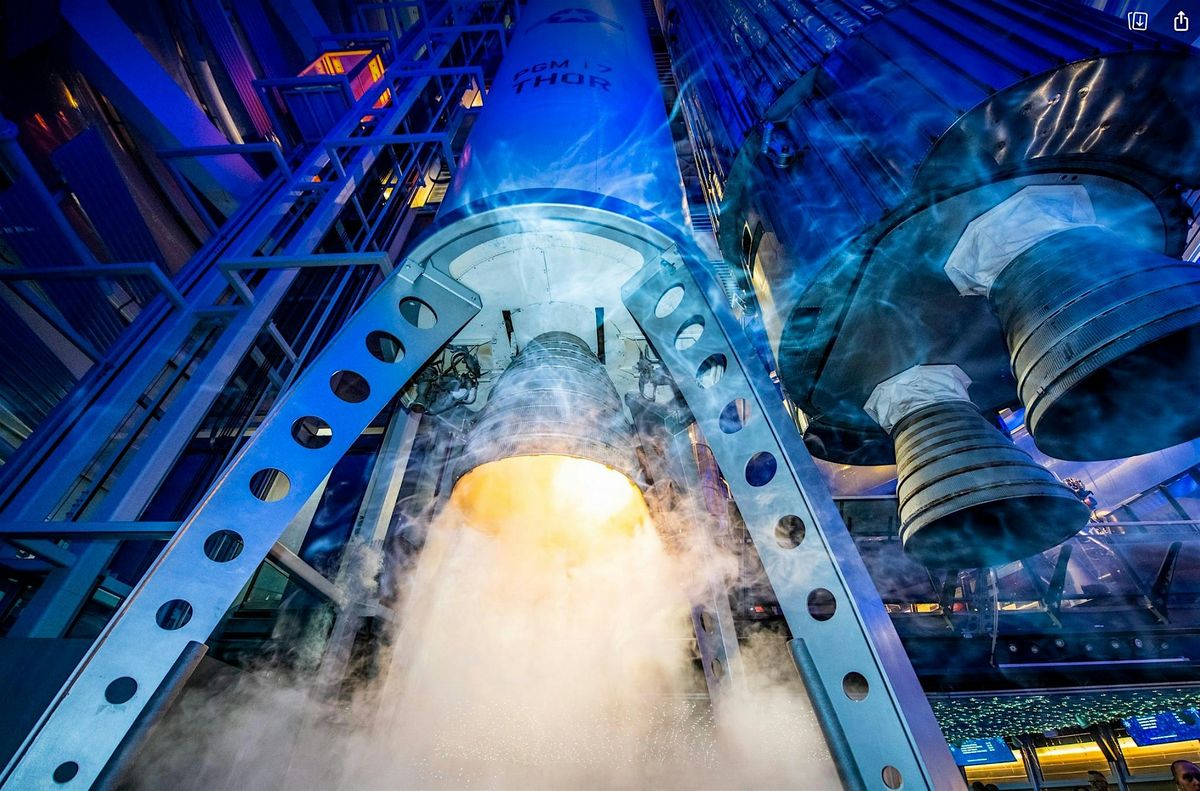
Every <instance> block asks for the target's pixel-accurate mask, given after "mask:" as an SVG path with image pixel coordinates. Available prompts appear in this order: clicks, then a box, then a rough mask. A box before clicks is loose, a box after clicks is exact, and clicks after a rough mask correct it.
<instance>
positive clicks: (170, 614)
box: [154, 599, 192, 631]
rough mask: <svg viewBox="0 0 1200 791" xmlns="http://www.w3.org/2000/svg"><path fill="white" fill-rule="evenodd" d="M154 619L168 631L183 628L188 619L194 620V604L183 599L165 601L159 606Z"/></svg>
mask: <svg viewBox="0 0 1200 791" xmlns="http://www.w3.org/2000/svg"><path fill="white" fill-rule="evenodd" d="M154 620H155V622H157V623H158V625H159V626H161V627H162V628H163V629H166V630H167V631H172V630H174V629H182V628H183V627H184V626H186V625H187V622H188V621H190V620H192V605H190V604H188V603H187V602H185V601H184V600H183V599H171V600H170V601H168V602H163V605H162V606H161V607H159V608H158V612H156V613H155V614H154Z"/></svg>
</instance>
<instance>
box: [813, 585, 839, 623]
mask: <svg viewBox="0 0 1200 791" xmlns="http://www.w3.org/2000/svg"><path fill="white" fill-rule="evenodd" d="M835 612H837V599H835V598H833V594H832V593H830V592H829V591H828V590H826V589H825V588H815V589H813V590H812V592H810V593H809V594H808V614H809V615H811V616H812V617H813V619H814V620H817V621H828V620H829V619H830V618H832V617H833V614H834V613H835Z"/></svg>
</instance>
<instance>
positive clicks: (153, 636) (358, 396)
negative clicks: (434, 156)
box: [2, 262, 481, 791]
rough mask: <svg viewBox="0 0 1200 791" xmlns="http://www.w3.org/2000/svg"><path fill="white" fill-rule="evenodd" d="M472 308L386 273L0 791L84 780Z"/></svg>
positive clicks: (445, 286) (435, 285)
mask: <svg viewBox="0 0 1200 791" xmlns="http://www.w3.org/2000/svg"><path fill="white" fill-rule="evenodd" d="M480 306H481V305H480V300H479V297H478V296H477V295H476V294H475V293H474V292H473V291H471V290H470V289H468V288H466V287H465V286H462V285H460V284H459V283H458V282H457V281H455V280H454V279H452V278H451V277H449V276H448V275H446V274H444V273H442V272H438V271H433V270H428V271H426V270H425V269H424V268H423V267H420V266H418V265H416V264H415V263H412V262H409V263H407V264H406V265H404V266H403V267H402V268H400V269H398V270H397V271H395V272H393V273H392V274H391V276H390V277H389V278H388V279H387V280H385V281H384V283H383V285H382V286H380V287H379V289H378V290H377V291H376V292H375V293H374V295H372V296H371V297H370V299H369V300H368V301H367V302H366V303H365V304H364V305H363V307H362V308H361V309H360V310H359V311H358V312H357V313H356V314H355V315H354V316H352V317H351V318H350V319H349V321H347V323H346V325H345V326H344V327H343V328H342V329H341V330H340V331H339V333H338V334H337V336H335V337H334V338H333V340H331V341H330V342H329V345H328V346H327V347H326V348H325V350H324V351H322V352H321V354H320V355H319V356H318V357H317V359H316V360H314V361H313V363H312V365H311V366H310V367H309V368H308V370H306V371H305V372H304V373H303V374H302V375H301V376H300V377H299V379H298V380H297V381H296V383H295V385H294V386H293V387H292V388H291V389H290V390H288V391H287V392H285V393H284V394H282V395H281V396H280V399H279V402H278V403H277V404H276V405H275V407H274V408H273V409H272V411H271V414H270V415H268V416H267V418H266V419H265V420H264V421H263V423H262V425H261V426H260V427H259V429H258V431H257V432H256V433H255V435H254V437H253V438H251V439H250V441H249V442H248V443H247V444H246V446H245V448H243V450H242V451H241V452H240V453H239V454H238V456H237V457H236V459H235V460H234V461H233V463H232V464H231V465H230V466H229V468H228V469H227V470H226V471H225V472H224V473H223V474H222V475H221V477H220V478H218V480H217V481H216V483H214V484H213V487H212V488H211V489H210V491H209V492H208V494H207V495H206V496H205V497H204V499H203V500H202V501H201V503H200V504H199V505H198V506H197V507H196V509H195V511H193V512H192V514H191V515H190V516H189V517H188V519H187V520H186V521H185V522H184V523H183V525H182V527H181V528H180V529H179V531H178V532H177V533H176V534H175V536H174V538H173V539H172V540H171V542H170V543H169V544H168V545H167V546H166V547H165V548H164V549H163V551H162V553H161V554H160V555H159V557H158V559H157V560H156V561H155V563H154V565H153V566H151V568H150V570H149V571H147V572H146V574H145V576H143V577H142V579H141V581H140V582H139V583H138V585H137V587H135V588H134V590H133V592H132V593H131V594H130V595H129V597H128V598H127V599H126V600H125V603H124V605H123V606H122V607H121V608H120V609H119V610H118V611H117V613H116V615H115V616H114V617H113V619H112V620H111V621H110V622H109V624H108V626H107V627H106V628H105V630H104V631H103V632H102V633H101V635H100V637H99V638H97V640H96V642H95V643H94V644H93V645H92V647H91V648H90V649H89V651H88V653H87V655H86V656H85V657H84V659H83V660H82V661H81V662H80V664H79V666H78V667H77V668H76V669H75V671H74V673H73V674H72V676H71V677H70V679H68V681H67V683H66V684H65V685H64V687H63V688H62V689H61V690H60V691H59V693H58V695H57V697H56V699H55V701H54V703H53V704H52V705H51V706H50V707H49V708H48V709H47V710H46V713H44V714H43V715H42V719H41V720H40V721H39V722H38V724H37V726H36V727H35V728H34V730H33V731H32V733H31V734H30V735H29V736H28V737H27V738H26V740H25V743H24V744H23V745H22V747H21V749H20V751H18V753H17V754H16V756H15V757H14V758H13V760H12V761H11V762H10V763H9V765H8V766H7V767H6V768H5V771H4V774H3V777H2V786H3V788H5V789H12V790H13V791H17V790H18V789H20V790H21V791H24V789H32V788H63V789H87V788H90V787H91V786H92V784H93V782H94V781H95V780H96V778H97V777H99V776H101V773H102V772H103V771H104V769H105V766H106V765H107V764H108V763H109V760H110V758H111V757H112V755H113V753H114V751H116V750H117V748H118V747H119V746H121V744H122V741H123V739H124V738H125V736H126V734H127V733H128V732H129V731H130V730H131V728H133V727H134V726H135V724H136V723H137V722H138V721H139V720H141V719H143V718H144V710H146V709H147V707H148V704H150V703H151V702H152V700H153V699H155V698H156V696H157V697H159V698H161V697H162V695H161V694H160V692H159V690H160V687H163V686H164V684H165V683H167V679H168V677H169V676H170V675H171V674H172V669H173V668H174V667H175V666H176V665H177V664H178V662H179V660H180V657H181V656H182V655H183V654H184V653H185V652H187V651H188V650H189V648H188V646H189V645H194V644H195V643H203V642H205V641H206V640H208V638H209V636H210V635H211V634H212V632H213V630H214V629H215V628H216V626H217V625H218V624H219V623H220V621H221V619H222V618H223V617H224V616H225V614H226V612H227V611H228V610H229V608H230V606H232V604H233V603H234V601H235V599H236V597H237V595H238V593H239V592H240V591H241V590H242V589H243V587H244V586H245V585H246V583H247V582H248V581H249V580H250V578H251V576H252V575H253V574H254V572H255V570H256V569H258V567H259V564H260V563H262V561H263V559H264V558H266V557H267V554H268V553H269V552H270V550H271V548H272V547H273V546H274V545H275V542H276V540H277V539H278V538H279V536H280V534H281V533H282V532H283V530H284V528H285V527H286V526H287V524H288V522H289V521H290V520H291V519H292V518H293V516H295V514H296V513H297V512H298V511H299V510H300V509H301V507H302V506H303V505H304V503H305V501H306V500H308V498H309V497H310V496H311V494H312V493H313V492H314V491H315V490H316V488H317V487H318V486H319V485H320V483H321V481H322V479H324V478H325V476H326V475H327V474H328V473H329V471H330V470H331V469H332V468H333V466H334V464H336V463H337V461H338V460H339V459H340V458H341V457H342V456H343V454H345V452H346V451H347V450H348V449H349V448H350V446H351V444H352V443H353V442H354V440H355V439H356V438H357V437H358V436H359V435H360V434H361V433H362V432H363V430H364V429H366V428H367V426H368V425H369V424H370V422H371V420H372V419H373V418H374V417H375V416H376V415H378V414H379V412H380V410H381V409H383V407H384V406H386V405H387V403H388V402H389V401H390V400H391V399H392V398H393V397H394V396H395V395H396V393H398V392H399V391H400V390H401V388H403V387H404V386H405V384H406V383H407V382H408V381H409V380H410V379H411V378H412V377H413V375H414V374H415V373H416V371H417V370H419V369H420V368H421V367H422V366H423V365H425V363H426V362H427V361H428V360H429V359H430V358H431V357H433V356H434V355H435V354H437V353H438V351H439V350H440V349H441V348H442V347H443V346H444V345H445V344H446V343H447V342H448V341H449V340H450V338H452V337H453V336H454V335H455V334H456V333H457V332H458V331H459V330H460V329H462V327H463V326H464V325H466V323H467V322H468V321H470V320H471V319H472V318H473V317H474V316H475V314H476V313H478V312H479V309H480ZM151 713H152V712H146V714H151ZM123 749H124V748H123Z"/></svg>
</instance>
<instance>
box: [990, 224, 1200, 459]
mask: <svg viewBox="0 0 1200 791" xmlns="http://www.w3.org/2000/svg"><path fill="white" fill-rule="evenodd" d="M988 299H989V301H990V302H991V304H992V307H993V309H994V310H995V311H996V315H997V316H998V317H999V319H1000V324H1001V326H1002V327H1003V329H1004V334H1005V340H1006V341H1007V343H1008V349H1009V354H1011V355H1012V366H1013V372H1014V373H1015V374H1016V377H1017V388H1018V391H1019V393H1020V396H1021V400H1022V401H1023V402H1024V404H1025V407H1026V410H1027V411H1026V423H1027V424H1028V426H1029V431H1030V433H1031V434H1032V435H1033V438H1034V441H1035V442H1036V443H1037V446H1038V448H1039V449H1041V450H1042V451H1043V452H1044V453H1046V454H1047V455H1050V456H1053V457H1056V458H1061V459H1083V460H1090V459H1113V458H1119V457H1125V456H1136V455H1139V454H1142V453H1149V452H1150V451H1155V450H1161V449H1162V448H1166V447H1169V446H1171V445H1177V444H1179V443H1181V442H1186V441H1188V440H1191V439H1195V438H1196V437H1197V436H1200V410H1196V409H1194V408H1192V407H1191V405H1190V403H1189V402H1188V399H1186V398H1184V399H1181V394H1182V393H1193V392H1195V390H1196V387H1197V385H1200V266H1198V265H1196V264H1194V263H1191V262H1186V261H1180V260H1178V259H1174V258H1169V257H1167V256H1165V255H1162V254H1160V253H1155V252H1153V251H1151V250H1146V249H1142V248H1138V247H1135V246H1133V245H1131V244H1129V243H1128V242H1126V241H1125V240H1124V239H1123V238H1122V237H1121V236H1120V235H1119V234H1117V233H1115V232H1113V231H1109V230H1105V229H1101V228H1094V227H1092V228H1079V229H1075V230H1070V231H1063V232H1061V233H1059V234H1056V235H1054V236H1051V237H1050V238H1049V239H1046V240H1045V241H1043V242H1040V243H1039V244H1037V245H1035V246H1033V247H1032V248H1030V249H1029V250H1027V251H1026V252H1024V253H1023V254H1022V255H1020V256H1018V257H1017V258H1016V259H1014V260H1013V262H1012V263H1011V264H1009V265H1008V267H1006V268H1005V269H1004V271H1003V272H1001V274H1000V277H999V278H997V280H996V282H995V283H993V284H992V288H991V290H990V291H989V292H988Z"/></svg>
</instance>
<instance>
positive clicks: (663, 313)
mask: <svg viewBox="0 0 1200 791" xmlns="http://www.w3.org/2000/svg"><path fill="white" fill-rule="evenodd" d="M683 295H684V291H683V286H680V285H674V286H671V287H670V288H668V289H667V290H666V291H664V292H663V293H662V296H661V297H659V298H658V302H655V303H654V315H655V317H656V318H660V319H665V318H666V317H667V316H670V315H671V314H672V313H674V312H675V308H677V307H679V303H680V302H683Z"/></svg>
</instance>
